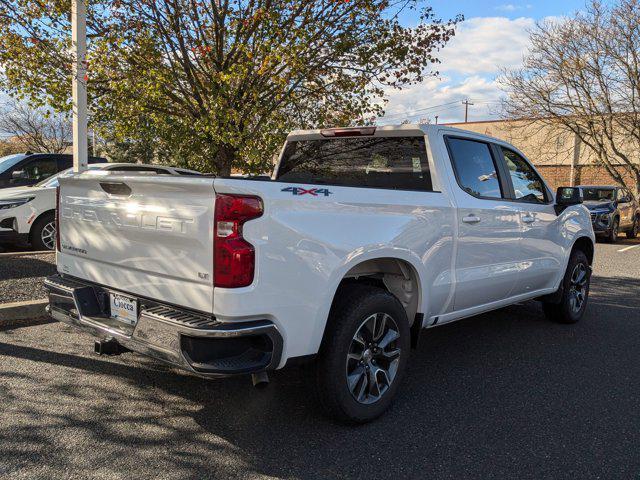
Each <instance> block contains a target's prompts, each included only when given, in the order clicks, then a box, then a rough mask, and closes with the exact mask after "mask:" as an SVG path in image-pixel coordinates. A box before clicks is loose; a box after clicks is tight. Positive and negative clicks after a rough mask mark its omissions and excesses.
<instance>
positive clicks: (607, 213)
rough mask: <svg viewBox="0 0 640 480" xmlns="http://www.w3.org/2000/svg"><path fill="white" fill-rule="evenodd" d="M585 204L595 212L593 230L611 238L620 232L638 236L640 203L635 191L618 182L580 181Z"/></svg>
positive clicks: (616, 236) (610, 239) (613, 239)
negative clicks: (615, 183) (635, 197)
mask: <svg viewBox="0 0 640 480" xmlns="http://www.w3.org/2000/svg"><path fill="white" fill-rule="evenodd" d="M579 188H580V190H582V198H583V200H584V205H585V206H586V207H587V208H588V209H589V211H590V212H591V222H592V224H593V231H594V232H595V234H596V235H597V236H599V237H603V238H605V239H606V240H608V241H609V242H615V241H616V240H617V239H618V235H619V234H620V232H625V233H626V235H627V238H636V237H637V236H638V230H640V207H638V202H637V201H636V200H635V199H634V198H633V195H631V192H629V190H628V189H626V188H624V187H620V186H617V185H602V186H600V185H580V187H579Z"/></svg>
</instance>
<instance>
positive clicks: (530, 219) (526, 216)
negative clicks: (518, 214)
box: [522, 214, 536, 223]
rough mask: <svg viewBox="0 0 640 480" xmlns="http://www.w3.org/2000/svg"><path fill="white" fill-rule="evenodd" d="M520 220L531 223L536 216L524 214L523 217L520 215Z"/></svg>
mask: <svg viewBox="0 0 640 480" xmlns="http://www.w3.org/2000/svg"><path fill="white" fill-rule="evenodd" d="M522 221H523V222H524V223H533V222H535V221H536V217H534V216H533V215H528V214H527V215H525V216H524V217H522Z"/></svg>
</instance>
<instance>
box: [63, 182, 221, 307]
mask: <svg viewBox="0 0 640 480" xmlns="http://www.w3.org/2000/svg"><path fill="white" fill-rule="evenodd" d="M214 201H215V194H214V190H213V179H212V178H195V177H179V176H158V175H143V174H137V175H130V174H129V175H122V174H116V173H105V172H88V173H84V174H82V175H75V176H71V177H66V178H61V180H60V246H61V251H60V253H59V254H58V262H57V263H58V270H59V271H60V272H61V273H65V274H68V275H72V276H74V277H78V278H81V279H85V280H89V281H92V282H96V283H99V284H102V285H104V286H107V287H111V288H113V289H116V290H122V291H124V292H129V293H132V294H136V295H139V296H142V297H148V298H152V299H155V300H160V301H162V302H166V303H170V304H175V305H182V306H188V307H190V308H194V309H196V310H200V311H203V312H212V311H213V215H214Z"/></svg>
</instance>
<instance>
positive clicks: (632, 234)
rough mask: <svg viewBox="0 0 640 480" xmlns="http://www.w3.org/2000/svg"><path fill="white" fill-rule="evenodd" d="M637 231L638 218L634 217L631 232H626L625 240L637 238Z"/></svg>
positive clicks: (639, 226)
mask: <svg viewBox="0 0 640 480" xmlns="http://www.w3.org/2000/svg"><path fill="white" fill-rule="evenodd" d="M638 230H640V217H636V218H635V220H634V221H633V226H632V227H631V230H629V231H627V238H636V237H637V236H638Z"/></svg>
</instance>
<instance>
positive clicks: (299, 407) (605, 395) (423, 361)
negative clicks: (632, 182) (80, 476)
mask: <svg viewBox="0 0 640 480" xmlns="http://www.w3.org/2000/svg"><path fill="white" fill-rule="evenodd" d="M593 285H594V288H593V292H592V296H591V304H590V308H589V311H588V314H587V316H586V318H585V319H584V320H583V321H582V322H580V323H579V324H577V325H557V324H553V323H550V322H548V321H547V320H546V319H545V318H544V316H543V314H542V311H541V309H540V307H539V305H538V304H537V303H535V302H527V303H524V304H520V305H515V306H512V307H508V308H505V309H502V310H499V311H496V312H492V313H490V314H485V315H481V316H477V317H474V318H471V319H468V320H463V321H461V322H457V323H454V324H451V325H444V326H442V327H439V328H436V329H433V330H429V331H427V332H425V333H424V335H423V337H422V339H421V345H420V347H419V349H418V350H415V351H413V352H412V353H411V356H412V358H411V362H410V368H409V371H408V372H407V375H406V377H405V380H404V384H403V388H402V389H401V391H400V393H399V396H398V399H397V401H396V402H395V404H394V406H393V408H392V409H391V410H390V411H389V412H388V413H387V414H386V415H385V416H383V417H381V418H380V419H379V420H377V421H376V422H373V423H371V424H368V425H364V426H360V427H346V426H342V425H338V424H335V423H333V422H331V421H329V420H326V419H324V418H323V417H321V416H320V414H319V411H318V408H317V406H316V405H315V401H314V399H313V396H312V394H310V391H309V390H308V389H307V388H306V375H305V370H304V369H302V368H300V369H290V370H288V371H283V372H276V373H275V374H274V375H272V384H271V385H270V386H269V388H267V389H266V390H263V391H256V390H254V389H253V388H252V387H251V385H250V382H249V381H248V380H247V379H246V378H232V379H226V380H217V381H206V380H202V379H199V378H195V377H192V376H189V375H184V374H175V372H174V371H170V369H167V368H166V367H164V366H162V365H159V364H157V363H155V362H153V361H148V360H146V359H143V358H142V357H139V356H137V355H134V354H126V355H124V356H122V357H119V358H110V359H102V358H96V357H91V356H78V355H75V354H72V353H66V352H67V351H68V352H74V351H79V350H80V351H81V350H86V345H87V343H88V342H89V339H88V337H81V336H75V337H72V338H73V341H72V344H71V345H64V346H63V345H61V344H60V342H61V338H62V337H61V336H60V334H59V333H60V332H59V329H66V328H67V327H64V326H62V325H57V324H55V325H50V326H46V328H48V329H49V330H48V331H49V332H52V334H51V335H50V336H51V337H52V338H51V339H49V338H43V339H41V340H39V341H40V343H39V344H38V346H37V347H33V346H30V345H25V344H23V343H22V342H12V343H2V342H0V367H1V366H2V365H5V368H0V400H1V401H2V405H3V408H4V410H5V415H7V413H8V412H11V415H7V416H6V417H5V420H4V421H3V422H2V424H0V438H2V453H1V454H0V455H1V456H2V458H3V462H0V463H5V464H6V465H21V466H22V468H25V465H29V462H32V461H33V462H36V461H38V462H42V463H44V462H46V464H47V465H48V467H49V468H51V469H52V471H55V472H65V471H67V472H68V471H69V470H70V469H71V470H73V469H76V468H82V465H83V464H85V465H86V458H84V459H78V458H76V457H75V456H74V455H72V454H71V453H70V451H69V450H68V449H51V448H50V445H51V443H52V441H53V442H63V441H64V439H65V438H66V435H67V434H68V435H73V436H74V437H73V438H76V437H78V438H86V439H87V441H86V443H84V442H76V443H75V445H76V447H74V448H77V449H80V452H77V451H76V453H75V454H76V455H84V456H86V457H87V458H91V464H92V466H93V467H96V468H103V469H109V468H111V469H114V468H115V469H119V471H120V472H121V473H122V474H126V475H127V476H131V477H136V476H145V475H147V473H145V472H146V470H144V469H145V468H146V467H147V466H148V465H147V462H145V461H143V460H142V459H151V458H153V459H154V460H153V462H157V463H154V465H156V467H154V468H159V467H157V465H161V468H162V471H164V472H166V473H167V474H170V475H169V476H171V477H176V478H178V477H180V478H204V477H207V478H228V477H231V476H233V477H235V476H239V475H246V476H252V475H269V476H275V477H287V478H303V479H308V478H361V477H373V478H380V477H385V478H390V477H391V478H392V477H394V476H398V477H400V478H428V477H432V476H435V477H452V478H461V477H465V476H467V477H468V476H494V477H502V476H510V477H513V476H523V477H540V476H545V475H546V476H560V475H562V476H567V475H569V476H574V477H575V476H582V477H587V476H588V477H593V476H598V475H599V476H604V477H616V476H617V477H625V476H628V477H632V476H633V475H634V474H635V473H637V471H638V466H639V465H638V459H637V454H636V452H637V445H638V444H639V442H640V432H639V430H638V428H637V425H636V421H637V408H638V398H637V393H638V387H639V386H640V384H639V380H638V379H640V362H639V361H638V360H637V341H636V339H637V338H639V336H640V298H639V295H638V293H639V292H640V280H638V279H630V278H625V279H620V278H618V279H612V278H601V277H594V280H593ZM56 333H57V334H56ZM4 334H5V335H8V337H7V338H9V337H17V336H19V334H20V332H19V330H13V331H11V330H10V331H6V332H5V333H4ZM53 337H55V338H53ZM81 342H85V343H84V344H82V343H81ZM82 345H84V347H82ZM59 350H63V351H62V352H59ZM20 360H26V361H29V362H35V364H37V365H40V367H39V368H35V367H34V368H33V370H34V371H35V372H36V373H32V372H31V371H28V372H26V373H25V372H20V373H18V372H14V371H12V369H11V368H6V366H7V365H9V364H10V362H12V361H15V362H17V361H20ZM56 369H57V370H60V371H61V372H60V378H56V379H55V381H53V380H49V379H43V378H42V376H41V375H42V372H43V371H44V372H47V371H51V370H56ZM57 370H56V371H57ZM38 372H39V373H38ZM64 372H72V373H73V374H72V375H69V374H68V373H64ZM8 385H12V388H10V387H9V386H8ZM36 385H37V386H38V392H37V393H35V392H34V387H35V386H36ZM631 392H633V394H630V393H631ZM14 416H15V418H16V419H18V420H16V422H17V425H13V422H14ZM25 416H26V417H27V418H37V425H35V426H34V425H33V424H29V423H28V422H25V421H20V420H19V419H20V418H22V419H23V417H25ZM7 419H9V422H7V421H6V420H7ZM68 432H73V433H68ZM52 437H53V438H52ZM96 445H98V446H99V447H96ZM34 449H35V450H37V451H38V452H40V453H39V455H36V456H33V455H32V452H33V451H34ZM156 454H157V455H161V456H162V459H161V460H156V459H155V457H154V455H156ZM25 459H26V460H25ZM32 459H33V460H32ZM114 459H117V462H116V463H114ZM634 459H635V460H634ZM149 461H151V460H149ZM34 468H36V466H35V465H34ZM0 471H2V468H0ZM33 471H34V472H35V471H38V470H33Z"/></svg>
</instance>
